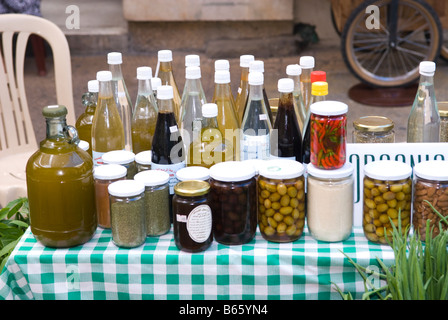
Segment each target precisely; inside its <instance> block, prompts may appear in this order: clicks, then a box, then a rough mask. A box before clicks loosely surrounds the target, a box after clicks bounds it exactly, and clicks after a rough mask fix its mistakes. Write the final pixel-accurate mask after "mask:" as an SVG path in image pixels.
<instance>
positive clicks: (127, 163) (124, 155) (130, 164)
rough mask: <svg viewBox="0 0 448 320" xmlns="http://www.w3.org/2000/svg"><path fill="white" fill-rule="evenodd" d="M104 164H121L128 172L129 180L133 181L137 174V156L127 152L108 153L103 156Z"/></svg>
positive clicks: (115, 151) (114, 151)
mask: <svg viewBox="0 0 448 320" xmlns="http://www.w3.org/2000/svg"><path fill="white" fill-rule="evenodd" d="M102 160H103V162H104V164H120V165H122V166H124V167H126V169H127V170H128V172H127V174H126V178H127V179H132V178H133V177H134V176H135V174H136V173H137V167H136V165H135V154H134V153H133V152H132V151H127V150H113V151H109V152H106V153H105V154H103V156H102Z"/></svg>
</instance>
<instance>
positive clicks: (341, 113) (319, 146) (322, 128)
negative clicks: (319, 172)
mask: <svg viewBox="0 0 448 320" xmlns="http://www.w3.org/2000/svg"><path fill="white" fill-rule="evenodd" d="M347 111H348V106H347V105H346V104H345V103H342V102H338V101H320V102H315V103H313V104H312V105H311V106H310V112H311V116H310V123H309V125H310V163H312V164H313V165H314V166H315V167H317V168H319V169H339V168H341V167H342V166H343V165H344V164H345V160H346V147H347V145H346V141H347V134H346V131H347Z"/></svg>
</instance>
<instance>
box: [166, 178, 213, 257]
mask: <svg viewBox="0 0 448 320" xmlns="http://www.w3.org/2000/svg"><path fill="white" fill-rule="evenodd" d="M209 190H210V185H209V183H208V182H207V181H202V180H186V181H181V182H179V183H177V184H176V186H175V187H174V193H175V194H174V197H173V218H174V219H173V230H174V241H175V243H176V246H177V248H178V249H179V250H182V251H186V252H200V251H204V250H206V249H207V248H208V247H210V245H211V243H212V241H213V234H212V211H211V208H210V206H209V201H208V195H209Z"/></svg>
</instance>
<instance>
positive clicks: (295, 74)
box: [286, 64, 306, 132]
mask: <svg viewBox="0 0 448 320" xmlns="http://www.w3.org/2000/svg"><path fill="white" fill-rule="evenodd" d="M286 74H287V75H288V77H289V78H290V79H292V80H293V81H294V91H293V98H294V111H295V113H296V118H297V122H298V123H299V128H300V132H303V127H304V126H305V118H306V115H305V114H303V108H301V107H300V99H301V91H300V75H301V74H302V68H301V67H300V66H299V65H298V64H290V65H288V66H286Z"/></svg>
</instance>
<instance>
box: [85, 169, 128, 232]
mask: <svg viewBox="0 0 448 320" xmlns="http://www.w3.org/2000/svg"><path fill="white" fill-rule="evenodd" d="M126 173H127V169H126V168H125V167H123V166H121V165H119V164H104V165H100V166H97V167H95V169H94V171H93V178H94V180H95V201H96V211H97V215H98V225H99V226H100V227H102V228H110V206H109V192H108V190H107V188H108V186H109V185H110V184H111V183H113V182H115V181H118V180H124V179H126Z"/></svg>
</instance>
